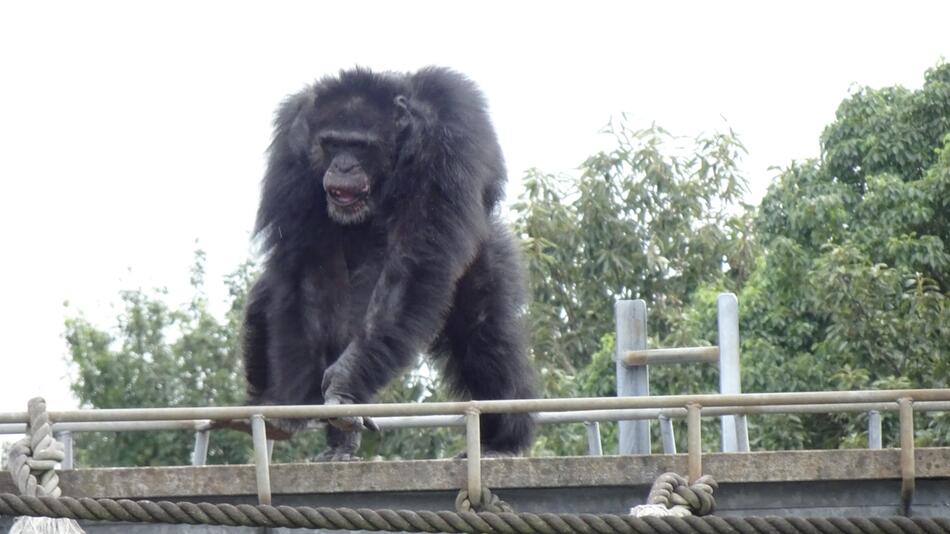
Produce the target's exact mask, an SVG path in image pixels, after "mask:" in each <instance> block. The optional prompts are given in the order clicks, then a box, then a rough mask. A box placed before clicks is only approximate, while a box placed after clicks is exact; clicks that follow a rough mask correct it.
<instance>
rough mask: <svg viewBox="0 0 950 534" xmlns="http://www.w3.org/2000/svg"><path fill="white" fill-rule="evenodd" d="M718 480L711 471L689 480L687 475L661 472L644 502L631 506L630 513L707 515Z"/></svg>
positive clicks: (711, 506)
mask: <svg viewBox="0 0 950 534" xmlns="http://www.w3.org/2000/svg"><path fill="white" fill-rule="evenodd" d="M716 489H719V484H717V483H716V481H715V480H713V477H711V476H710V475H703V476H701V477H699V478H698V479H697V480H696V482H694V483H693V484H689V481H688V480H687V479H686V477H683V476H681V475H678V474H676V473H663V474H662V475H660V476H658V477H657V478H656V481H655V482H653V487H651V488H650V494H649V495H647V503H646V504H642V505H640V506H634V507H633V508H631V509H630V514H631V515H634V516H636V517H645V516H670V515H673V516H679V517H685V516H688V515H709V514H711V513H712V511H713V510H714V509H715V508H716V499H715V498H713V491H714V490H716Z"/></svg>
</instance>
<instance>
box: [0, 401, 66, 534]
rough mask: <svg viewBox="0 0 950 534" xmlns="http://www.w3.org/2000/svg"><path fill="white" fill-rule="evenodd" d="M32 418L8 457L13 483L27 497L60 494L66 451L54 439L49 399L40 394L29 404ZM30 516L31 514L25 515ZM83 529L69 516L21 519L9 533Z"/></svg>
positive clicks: (56, 495)
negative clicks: (59, 468) (59, 471)
mask: <svg viewBox="0 0 950 534" xmlns="http://www.w3.org/2000/svg"><path fill="white" fill-rule="evenodd" d="M27 413H28V414H29V416H30V421H29V422H28V423H27V425H26V436H24V437H23V439H21V440H19V441H17V442H16V443H14V444H13V447H12V448H11V449H10V453H9V456H8V462H7V463H8V465H9V470H10V474H11V475H12V476H13V483H14V484H16V487H17V489H18V490H19V491H20V493H21V494H22V495H24V496H26V497H54V498H55V497H59V496H60V494H61V493H62V491H61V490H60V489H59V475H58V474H57V473H56V465H57V464H58V463H59V462H61V461H63V458H65V457H66V452H65V449H64V447H63V444H62V443H61V442H59V441H56V439H55V438H53V426H52V425H51V424H50V422H49V416H48V415H47V414H46V401H45V400H43V399H42V398H40V397H36V398H33V399H30V402H29V403H28V404H27ZM23 515H31V514H23ZM82 532H83V530H82V529H81V528H79V525H78V524H76V522H75V521H72V520H69V519H57V520H46V519H37V518H20V519H18V520H17V522H16V523H15V524H14V525H13V529H12V530H11V531H10V534H28V533H30V534H32V533H36V534H41V533H50V534H53V533H56V534H71V533H78V534H82Z"/></svg>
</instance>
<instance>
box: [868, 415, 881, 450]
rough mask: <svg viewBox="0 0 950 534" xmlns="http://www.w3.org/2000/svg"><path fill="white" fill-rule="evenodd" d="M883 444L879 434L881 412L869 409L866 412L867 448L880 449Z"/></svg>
mask: <svg viewBox="0 0 950 534" xmlns="http://www.w3.org/2000/svg"><path fill="white" fill-rule="evenodd" d="M883 446H884V439H883V436H882V435H881V412H879V411H877V410H871V411H869V412H868V448H869V449H880V448H882V447H883Z"/></svg>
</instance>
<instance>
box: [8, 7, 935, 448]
mask: <svg viewBox="0 0 950 534" xmlns="http://www.w3.org/2000/svg"><path fill="white" fill-rule="evenodd" d="M948 21H950V2H945V1H944V2H922V3H917V2H899V3H898V2H887V3H885V4H882V5H880V6H878V5H876V4H874V3H871V2H863V1H862V2H827V1H823V2H815V3H811V2H801V1H796V2H787V3H778V2H748V3H731V2H730V3H719V2H695V3H693V2H662V3H661V2H656V3H651V4H641V3H634V2H624V3H620V2H617V3H613V2H611V3H607V2H592V1H585V2H573V3H570V4H560V3H555V2H547V1H546V2H497V3H496V2H486V1H479V2H469V3H466V4H464V5H462V4H456V3H450V2H431V3H420V2H408V1H389V2H380V3H365V2H352V1H349V2H342V1H339V2H260V3H257V4H254V5H250V4H246V3H242V2H234V1H227V2H171V1H167V0H163V1H157V2H115V3H102V2H63V3H51V2H15V3H14V2H5V3H3V4H2V5H0V229H2V230H0V231H2V234H0V235H2V239H3V242H2V245H3V246H2V248H0V412H2V411H23V410H25V409H26V402H27V400H28V399H29V398H30V397H32V396H35V395H43V396H45V397H46V399H47V402H48V403H49V405H50V407H51V409H64V408H69V407H72V406H75V400H73V399H72V397H71V395H70V394H69V391H68V382H67V380H66V379H65V377H66V372H67V371H66V364H65V345H64V342H63V340H62V330H63V328H62V325H63V318H64V315H65V314H66V313H75V312H76V311H77V310H82V311H83V312H84V313H85V314H86V315H87V316H88V317H89V318H91V319H92V320H94V321H95V322H97V323H99V324H100V325H102V326H107V325H110V324H111V322H110V321H112V319H113V318H114V316H115V312H116V311H117V309H116V308H114V306H115V305H116V301H117V293H118V291H119V290H120V289H123V288H134V287H139V286H141V287H153V286H168V287H169V288H170V289H171V290H172V295H173V297H174V298H176V299H178V300H185V299H186V298H187V296H188V295H187V292H186V291H185V288H186V286H187V281H188V268H189V266H190V264H191V259H192V252H193V251H194V249H195V247H196V245H195V242H196V240H197V241H198V242H199V244H200V246H201V247H202V248H203V249H204V250H205V251H206V252H207V254H208V281H209V283H210V284H211V286H212V287H211V288H210V289H212V291H211V295H212V298H217V297H220V296H221V295H223V291H222V290H220V289H219V285H218V281H219V280H220V278H221V276H222V275H223V274H224V273H226V272H229V271H230V270H231V269H233V268H234V267H235V266H236V265H237V264H238V263H240V262H241V261H242V260H244V259H246V258H247V257H248V256H249V254H250V252H251V250H250V247H249V243H248V237H249V231H250V228H251V226H252V224H253V219H254V212H255V207H256V206H255V205H256V202H257V196H258V185H259V180H260V177H261V174H262V172H263V162H264V160H263V155H264V150H265V148H266V146H267V144H268V142H269V138H270V122H271V117H272V113H273V110H274V108H275V106H276V105H277V103H278V102H279V101H280V100H281V99H282V98H283V97H284V96H285V95H287V94H289V93H292V92H295V91H297V90H299V89H300V88H301V87H302V86H303V85H304V84H305V83H308V82H310V81H312V80H313V79H315V78H317V77H320V76H321V75H323V74H326V73H332V72H335V71H337V70H339V69H340V68H346V67H351V66H354V65H364V66H368V67H372V68H375V69H381V70H414V69H416V68H418V67H420V66H424V65H429V64H437V65H445V66H449V67H453V68H455V69H457V70H459V71H461V72H463V73H465V74H467V75H469V76H470V77H471V78H473V79H474V80H475V81H476V82H477V83H478V84H480V86H481V87H482V89H483V91H484V92H485V94H486V95H487V97H488V100H489V103H490V106H491V113H492V117H493V120H494V123H495V125H496V127H497V129H498V133H499V136H500V139H501V143H502V147H503V149H504V151H505V154H506V157H507V161H508V165H509V170H510V183H511V186H510V188H509V191H510V194H509V196H512V195H514V194H516V193H517V191H518V183H519V182H520V179H521V176H522V175H523V172H524V171H525V170H526V169H527V168H530V167H539V168H541V169H543V170H546V171H551V172H569V171H571V170H572V169H573V168H575V167H576V166H577V165H578V164H579V163H581V162H582V161H583V159H584V158H585V156H587V155H588V154H590V153H592V152H593V151H594V150H596V149H597V148H598V147H601V146H603V144H604V142H605V139H604V138H603V136H599V135H598V134H597V132H598V131H599V130H600V129H601V128H602V127H603V126H604V125H605V123H606V122H607V120H608V119H609V118H610V117H611V116H612V115H616V114H618V113H620V112H628V113H630V114H631V116H632V117H633V120H634V121H635V124H637V125H641V126H642V125H647V124H649V123H651V122H654V121H655V122H656V123H658V124H660V125H662V126H664V127H666V128H667V129H669V130H672V131H673V132H674V133H676V134H680V135H689V136H693V135H696V134H699V133H701V132H709V131H713V130H716V129H722V128H725V127H731V128H733V129H734V130H735V131H736V132H738V133H739V135H740V136H741V138H742V139H743V141H744V143H745V145H746V147H747V148H748V150H749V155H748V157H747V158H745V160H744V163H743V169H744V171H745V173H746V176H747V177H748V179H749V180H750V182H751V189H752V191H751V194H750V195H751V200H756V199H758V198H759V197H761V195H762V194H763V193H764V191H765V189H766V187H767V186H768V183H769V181H770V179H771V178H772V177H773V176H774V174H775V173H774V171H770V170H769V167H771V166H776V165H786V164H788V162H789V161H791V160H792V159H801V158H807V157H814V156H817V155H818V143H817V140H818V136H819V134H820V133H821V130H822V128H823V127H824V126H825V125H826V124H827V123H829V122H830V121H832V120H833V118H834V111H835V108H836V107H837V105H838V103H839V102H840V101H841V99H842V98H844V97H845V96H847V94H848V92H849V90H851V88H852V87H854V86H855V84H858V85H870V86H884V85H895V84H900V85H904V86H906V87H911V88H915V87H919V86H920V84H921V82H922V79H923V72H924V70H925V69H927V68H928V67H931V66H933V65H935V64H936V63H937V62H938V61H939V59H940V58H941V57H942V56H943V57H950V33H948V32H947V24H948ZM67 300H68V301H69V302H70V308H69V310H72V311H69V310H66V309H64V307H63V302H64V301H67ZM2 439H3V437H2V436H0V440H2Z"/></svg>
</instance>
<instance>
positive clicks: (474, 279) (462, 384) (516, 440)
mask: <svg viewBox="0 0 950 534" xmlns="http://www.w3.org/2000/svg"><path fill="white" fill-rule="evenodd" d="M524 294H525V287H524V276H523V273H522V266H521V264H520V260H519V256H518V253H517V250H516V248H515V245H514V243H513V241H512V239H511V237H510V236H509V235H508V233H507V231H506V230H504V229H502V228H501V226H500V225H497V226H496V227H495V229H494V231H493V234H492V237H491V239H490V240H489V241H488V242H487V243H486V244H485V245H484V247H483V248H482V250H481V251H480V252H479V254H478V257H477V258H476V259H475V261H474V263H473V264H472V265H471V267H470V268H469V270H468V271H467V272H466V274H465V275H464V276H463V277H462V279H461V280H459V283H458V288H457V292H456V295H455V303H454V306H453V308H452V312H451V313H450V315H449V317H448V320H447V322H446V325H445V329H444V331H443V333H442V336H440V340H439V347H438V348H439V349H441V352H447V353H448V354H447V355H446V356H447V359H446V361H445V377H446V379H447V382H448V384H449V385H450V387H452V388H453V389H454V390H455V391H456V392H458V393H460V394H461V395H463V396H465V397H470V398H472V399H478V400H485V399H524V398H535V397H537V386H536V383H537V379H536V372H535V370H534V368H533V367H532V366H531V362H530V361H529V359H528V355H527V349H526V345H527V343H526V334H525V331H524V328H523V324H522V319H521V313H522V305H523V303H524ZM533 431H534V422H533V420H532V417H531V415H530V414H527V413H519V414H483V415H482V416H481V438H482V448H483V451H484V454H488V455H491V454H516V453H518V452H521V451H523V450H525V449H527V448H528V447H529V446H530V445H531V442H532V439H533Z"/></svg>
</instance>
